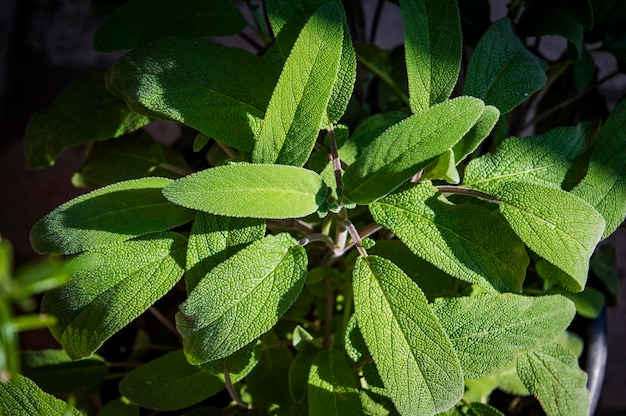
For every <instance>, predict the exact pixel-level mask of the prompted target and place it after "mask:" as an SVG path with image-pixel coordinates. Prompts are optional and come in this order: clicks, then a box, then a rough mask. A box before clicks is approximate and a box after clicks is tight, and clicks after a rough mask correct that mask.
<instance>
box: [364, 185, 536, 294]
mask: <svg viewBox="0 0 626 416" xmlns="http://www.w3.org/2000/svg"><path fill="white" fill-rule="evenodd" d="M370 212H371V213H372V216H373V217H374V220H375V221H376V222H377V223H378V224H380V225H382V226H384V227H385V228H387V229H389V230H390V231H392V232H393V233H394V234H396V235H397V236H398V238H400V240H402V241H403V242H404V243H405V244H406V245H407V246H408V247H409V248H410V249H411V251H412V252H413V253H415V254H416V255H418V256H419V257H421V258H423V259H424V260H426V261H428V262H430V263H432V264H433V265H435V266H437V267H438V268H440V269H441V270H443V271H444V272H446V273H448V274H450V275H452V276H454V277H456V278H458V279H461V280H464V281H467V282H470V283H473V284H478V285H479V286H480V287H481V288H483V289H485V290H490V291H493V290H496V291H499V292H520V291H521V288H522V282H523V281H524V277H525V275H526V267H527V266H528V263H529V259H528V255H527V254H526V250H525V248H524V244H522V242H521V241H520V240H519V238H517V237H516V236H515V234H514V233H513V232H512V231H511V229H510V228H509V227H508V225H507V224H506V222H505V221H504V220H503V219H502V218H501V217H500V216H499V215H498V214H497V213H493V212H491V211H490V210H488V209H487V208H486V207H482V206H478V205H470V204H464V205H454V204H452V203H450V202H448V201H447V200H446V199H445V198H444V197H443V196H441V194H439V192H438V191H437V189H436V188H434V187H433V186H432V185H430V183H423V184H419V185H416V186H414V187H412V188H409V189H407V190H405V191H402V192H399V193H395V194H392V195H389V196H387V197H386V198H384V199H381V200H379V201H378V202H375V203H373V204H372V205H370Z"/></svg>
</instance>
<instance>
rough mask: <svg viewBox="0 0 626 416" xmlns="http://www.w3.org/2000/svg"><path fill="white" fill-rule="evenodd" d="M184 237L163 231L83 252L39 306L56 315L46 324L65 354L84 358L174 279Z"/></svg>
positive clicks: (182, 258)
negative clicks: (64, 281)
mask: <svg viewBox="0 0 626 416" xmlns="http://www.w3.org/2000/svg"><path fill="white" fill-rule="evenodd" d="M186 248H187V240H186V239H185V238H184V237H183V236H181V235H180V234H176V233H172V232H162V233H155V234H149V235H146V236H142V237H138V238H135V239H133V240H129V241H124V242H120V243H116V244H111V245H108V246H105V247H100V248H96V249H93V250H91V251H88V252H86V253H83V254H81V255H79V256H77V257H75V258H74V259H73V260H71V262H70V265H69V266H70V267H71V266H72V264H76V265H78V266H79V267H76V268H75V269H74V270H73V272H72V276H71V278H70V281H69V283H68V284H67V285H65V286H63V287H61V288H58V289H55V290H52V291H49V292H47V293H46V295H45V296H44V298H43V301H42V304H41V309H42V311H44V312H46V313H50V314H52V315H54V316H56V317H57V319H58V322H57V324H56V325H55V326H54V327H52V328H51V329H50V332H52V335H54V337H55V338H56V339H57V341H59V343H60V344H61V345H62V346H63V349H64V350H65V351H66V352H67V354H68V355H69V356H70V357H72V358H74V359H76V358H82V357H88V356H90V355H91V354H93V352H94V351H96V350H97V349H98V348H100V346H101V345H102V343H103V342H104V341H106V340H107V339H108V338H109V337H111V336H112V335H113V334H115V333H116V332H117V331H119V330H120V329H122V328H123V327H124V326H126V325H127V324H129V323H130V322H131V321H132V320H133V319H135V318H137V317H138V316H139V315H141V314H142V313H143V312H144V311H145V310H146V309H148V308H149V307H150V306H152V304H153V303H154V302H156V301H157V300H158V299H160V298H161V297H162V296H163V295H165V294H166V293H167V292H168V291H169V290H170V289H171V288H172V287H173V286H174V285H175V284H176V282H178V280H179V279H180V277H181V276H182V275H183V272H184V264H185V250H186Z"/></svg>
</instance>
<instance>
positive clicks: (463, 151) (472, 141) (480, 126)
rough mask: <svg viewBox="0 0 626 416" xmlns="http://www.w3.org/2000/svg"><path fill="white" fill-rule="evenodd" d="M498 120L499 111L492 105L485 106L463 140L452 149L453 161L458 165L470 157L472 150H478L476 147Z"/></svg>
mask: <svg viewBox="0 0 626 416" xmlns="http://www.w3.org/2000/svg"><path fill="white" fill-rule="evenodd" d="M499 118H500V111H498V109H497V108H496V107H494V106H492V105H487V106H485V110H484V111H483V113H482V114H481V115H480V117H479V118H478V121H477V122H476V124H475V125H474V127H472V128H471V129H470V131H468V132H467V133H466V134H465V136H463V138H462V139H461V140H460V141H459V142H458V143H457V144H455V145H454V147H452V151H453V152H454V160H455V162H456V164H457V165H458V164H459V163H461V162H462V161H463V159H465V158H466V157H467V156H468V155H470V154H471V153H472V152H473V151H474V150H476V149H477V148H478V146H479V145H480V144H481V143H482V141H483V140H485V139H486V138H487V136H489V133H491V130H493V127H494V126H495V125H496V123H497V122H498V119H499Z"/></svg>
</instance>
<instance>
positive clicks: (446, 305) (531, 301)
mask: <svg viewBox="0 0 626 416" xmlns="http://www.w3.org/2000/svg"><path fill="white" fill-rule="evenodd" d="M431 308H432V310H433V312H434V313H435V315H436V316H437V318H438V319H439V322H441V325H442V326H443V328H444V329H445V330H446V333H447V334H448V337H450V340H451V341H452V345H453V346H454V349H455V350H456V354H457V356H458V357H459V361H460V362H461V367H462V368H463V374H464V375H465V378H468V379H473V378H478V377H482V376H484V375H487V374H491V373H493V372H495V371H496V370H499V369H501V368H504V367H506V366H507V365H509V364H511V363H513V362H514V361H515V359H516V357H517V355H518V354H519V353H523V352H526V351H531V350H533V349H535V348H536V347H538V346H540V345H541V344H544V343H547V342H549V341H551V340H552V339H554V338H555V337H556V336H557V335H559V334H560V333H561V332H563V331H564V330H565V329H566V328H567V326H568V325H569V324H570V322H571V321H572V319H574V315H575V313H576V310H575V308H574V305H573V304H572V302H570V301H569V300H567V299H566V298H564V297H562V296H538V297H529V296H522V295H514V294H512V293H505V294H482V295H477V296H469V297H460V298H448V299H444V300H441V301H437V302H435V303H433V304H431Z"/></svg>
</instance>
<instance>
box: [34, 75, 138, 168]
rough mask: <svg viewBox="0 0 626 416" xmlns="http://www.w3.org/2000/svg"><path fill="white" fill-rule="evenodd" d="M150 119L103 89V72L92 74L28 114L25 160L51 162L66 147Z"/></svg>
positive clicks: (104, 137) (127, 129)
mask: <svg viewBox="0 0 626 416" xmlns="http://www.w3.org/2000/svg"><path fill="white" fill-rule="evenodd" d="M149 121H150V120H149V119H148V118H147V117H144V116H141V115H138V114H135V113H133V112H132V111H130V110H129V109H128V106H127V105H126V103H124V101H122V100H120V99H117V98H116V97H115V96H113V95H112V94H111V93H110V92H109V91H108V90H107V89H106V87H105V85H104V78H103V75H102V73H100V72H97V73H94V74H91V75H89V76H88V77H86V78H83V79H81V80H79V81H76V82H74V83H72V84H70V85H68V86H67V87H65V88H64V89H63V91H61V93H60V94H59V96H58V97H57V99H56V100H55V101H54V103H53V104H52V107H50V108H49V109H46V110H40V111H38V112H36V113H35V114H33V115H32V116H31V118H30V120H29V121H28V125H27V126H26V133H25V139H24V140H25V144H24V146H25V151H26V159H27V161H26V163H27V165H28V167H29V168H31V169H34V168H43V167H46V166H50V165H53V164H54V161H55V160H56V158H57V157H58V156H59V155H60V154H61V153H63V151H64V150H65V149H67V148H68V147H72V146H78V145H80V144H84V143H88V142H91V141H96V140H107V139H111V138H114V137H119V136H121V135H123V134H125V133H129V132H131V131H135V130H137V129H139V128H141V127H142V126H144V125H145V124H147V123H148V122H149Z"/></svg>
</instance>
